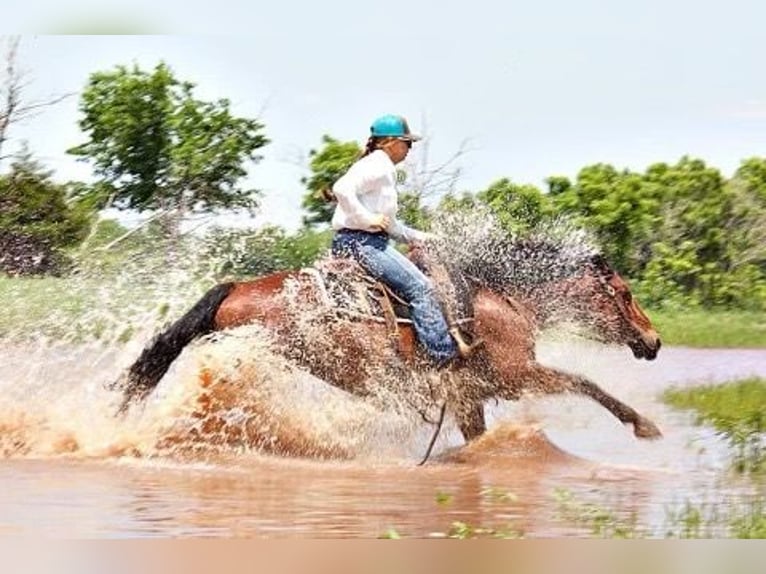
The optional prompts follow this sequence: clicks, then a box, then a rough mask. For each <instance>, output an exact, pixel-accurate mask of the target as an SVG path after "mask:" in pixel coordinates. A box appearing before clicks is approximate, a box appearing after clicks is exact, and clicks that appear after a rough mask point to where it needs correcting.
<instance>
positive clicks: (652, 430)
mask: <svg viewBox="0 0 766 574" xmlns="http://www.w3.org/2000/svg"><path fill="white" fill-rule="evenodd" d="M523 379H524V381H525V382H528V383H529V385H528V387H527V389H529V390H533V391H535V390H539V391H540V392H541V393H545V394H555V393H576V394H579V395H584V396H586V397H588V398H591V399H593V400H594V401H596V402H597V403H599V404H600V405H601V406H603V407H604V408H606V409H607V410H608V411H609V412H610V413H612V414H613V415H614V416H615V417H617V419H618V420H619V421H620V422H621V423H623V424H632V425H633V434H634V435H635V436H637V437H638V438H646V439H655V438H659V437H661V436H662V432H660V429H659V428H657V425H655V424H654V423H653V422H652V421H650V420H649V419H647V418H645V417H643V416H641V415H640V414H639V413H638V412H636V411H635V410H634V409H632V408H631V407H629V406H628V405H626V404H625V403H623V402H621V401H619V400H618V399H616V398H615V397H613V396H612V395H610V394H609V393H607V392H605V391H604V390H603V389H601V387H599V386H598V385H597V384H596V383H594V382H593V381H590V380H588V379H586V378H585V377H581V376H578V375H572V374H570V373H565V372H563V371H559V370H557V369H550V368H547V367H543V366H537V367H536V368H534V369H532V370H531V372H529V373H526V374H525V376H523ZM530 387H531V389H530ZM536 387H539V388H536Z"/></svg>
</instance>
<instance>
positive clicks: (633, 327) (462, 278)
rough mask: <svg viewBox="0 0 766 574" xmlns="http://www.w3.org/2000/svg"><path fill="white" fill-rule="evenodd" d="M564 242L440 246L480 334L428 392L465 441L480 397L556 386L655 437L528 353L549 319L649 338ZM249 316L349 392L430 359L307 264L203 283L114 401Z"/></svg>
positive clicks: (629, 302) (476, 422) (650, 349)
mask: <svg viewBox="0 0 766 574" xmlns="http://www.w3.org/2000/svg"><path fill="white" fill-rule="evenodd" d="M509 242H510V243H509ZM566 247H567V246H566V245H563V246H562V245H557V244H555V243H548V242H540V241H537V242H529V241H526V242H519V241H515V242H514V241H513V240H511V239H509V238H507V237H505V236H501V235H497V236H495V237H491V238H489V239H485V240H484V243H483V244H482V249H481V251H480V252H479V253H478V255H477V256H469V257H465V256H463V257H460V256H458V257H453V258H452V259H449V260H447V259H445V258H444V257H443V256H442V257H441V260H442V261H445V262H446V267H447V268H448V272H449V274H450V276H451V277H452V278H453V280H454V281H455V284H456V285H458V286H459V287H460V291H461V292H462V293H463V296H462V300H463V302H464V307H465V308H467V309H470V310H471V311H472V319H473V325H472V329H471V330H472V335H473V336H474V337H476V338H478V339H481V340H482V341H483V345H482V346H481V347H480V348H478V349H477V350H476V351H475V352H474V354H473V355H472V356H471V357H469V358H467V359H464V360H463V359H461V360H457V361H456V362H455V363H454V364H453V365H452V366H451V367H450V369H449V371H448V372H449V374H450V375H451V378H452V382H453V383H454V384H445V385H444V386H443V387H442V386H440V387H439V388H437V389H433V388H431V389H430V392H431V394H432V395H433V396H432V397H431V400H432V403H433V402H439V401H447V403H448V405H449V407H450V409H451V411H452V412H453V414H454V416H455V418H456V421H457V423H458V425H459V427H460V430H461V432H462V433H463V436H464V437H465V439H466V440H471V439H473V438H476V437H477V436H479V435H480V434H481V433H483V432H484V431H485V430H486V426H485V421H484V413H483V403H484V402H485V401H486V400H488V399H492V398H501V399H508V400H514V399H518V398H519V397H520V396H521V395H522V394H523V393H539V394H551V393H565V392H568V393H576V394H581V395H584V396H587V397H589V398H591V399H593V400H595V401H597V402H598V403H600V404H601V405H602V406H604V407H605V408H606V409H608V410H609V411H610V412H611V413H612V414H614V415H615V416H616V417H617V418H618V419H619V420H620V421H621V422H623V423H625V424H632V425H633V428H634V433H635V435H636V436H638V437H641V438H653V437H657V436H660V431H659V430H658V429H657V427H656V426H655V425H654V424H653V423H652V422H651V421H649V420H647V419H645V418H644V417H642V416H641V415H640V414H638V413H637V412H636V411H635V410H633V409H632V408H630V407H629V406H628V405H625V404H623V403H622V402H620V401H619V400H617V399H616V398H614V397H612V396H611V395H609V394H608V393H606V392H604V391H603V390H602V389H601V388H600V387H598V386H597V385H596V384H595V383H593V382H592V381H590V380H588V379H586V378H584V377H581V376H578V375H573V374H570V373H566V372H563V371H561V370H557V369H551V368H548V367H545V366H543V365H541V364H539V363H538V362H537V361H536V358H535V350H534V345H535V337H536V335H537V334H538V333H539V331H540V329H542V328H544V327H546V326H548V325H550V324H552V323H555V322H557V321H560V320H567V321H575V322H579V323H582V324H585V325H587V326H589V328H590V331H591V335H592V336H593V337H594V338H596V339H598V340H600V341H603V342H605V343H609V344H625V345H627V346H629V347H630V348H631V350H632V351H633V354H634V355H635V357H636V358H645V359H649V360H651V359H654V358H655V357H656V355H657V351H658V350H659V348H660V339H659V337H658V335H657V333H656V331H655V330H654V328H653V327H652V325H651V322H650V321H649V319H648V318H647V317H646V315H645V314H644V312H643V311H642V310H641V308H640V306H639V305H638V303H637V302H636V301H635V299H634V298H633V297H632V294H631V292H630V289H629V287H628V285H627V283H626V282H625V281H624V280H623V279H622V278H621V277H620V276H619V274H617V273H616V272H615V271H614V270H613V269H611V268H610V267H609V265H608V264H607V263H606V261H605V260H604V259H603V257H602V256H600V255H599V254H598V253H595V252H593V251H586V252H584V253H578V254H575V255H574V256H573V254H572V253H570V251H571V250H567V249H566ZM254 322H255V323H259V324H261V325H263V326H264V327H265V328H266V329H267V330H268V331H269V332H271V333H272V334H273V335H274V338H275V340H276V341H277V343H278V345H279V349H280V351H281V352H282V353H283V354H284V355H285V356H286V357H287V358H289V359H290V360H291V361H294V362H295V363H297V364H298V365H300V366H302V367H304V368H306V369H308V370H309V371H310V372H311V373H312V374H313V375H315V376H317V377H319V378H320V379H323V380H325V381H326V382H328V383H330V384H332V385H335V386H337V387H340V388H342V389H344V390H346V391H348V392H350V393H353V394H355V395H360V396H365V395H370V394H374V393H375V389H376V388H377V387H379V386H380V385H386V384H387V383H386V381H390V380H392V379H396V380H400V381H401V380H403V381H414V379H413V376H414V375H416V374H417V373H423V372H427V371H429V370H431V367H430V366H429V364H428V362H427V361H426V360H425V359H423V358H422V355H421V353H419V351H418V348H417V345H416V341H415V336H414V332H413V330H412V328H411V327H410V326H403V327H402V328H401V329H400V340H399V341H396V342H392V340H391V336H390V332H389V330H388V329H387V328H386V325H385V324H384V323H383V322H380V321H375V320H359V319H351V318H348V317H344V316H343V315H342V314H338V312H337V309H335V308H333V307H332V306H328V305H327V303H326V301H324V300H323V297H322V293H321V292H320V290H319V289H318V287H317V284H316V282H315V281H313V280H310V279H308V276H307V275H306V274H302V273H300V272H282V273H276V274H273V275H269V276H266V277H262V278H259V279H255V280H252V281H245V282H237V283H223V284H220V285H217V286H215V287H213V288H212V289H211V290H210V291H208V292H207V293H206V294H205V295H204V296H203V297H202V299H200V301H199V302H198V303H197V304H196V305H194V306H193V307H192V308H191V309H190V310H189V311H188V312H187V313H186V314H185V315H184V316H183V317H181V318H180V319H179V320H178V321H176V323H174V324H173V325H171V327H170V328H168V329H167V330H166V331H164V332H162V333H160V334H159V335H158V336H156V337H155V339H154V340H153V341H152V342H150V343H149V345H148V346H147V347H146V348H145V349H144V351H143V353H142V354H141V356H140V357H139V358H138V360H137V361H136V362H135V363H134V364H133V365H132V366H131V367H130V369H129V371H128V372H127V374H126V375H125V376H124V377H123V378H122V379H121V380H120V381H118V386H119V388H120V389H122V390H123V392H124V397H125V399H124V405H123V406H124V408H127V406H128V405H129V404H130V403H131V402H132V401H134V400H138V399H140V398H142V397H144V396H146V395H147V394H148V393H149V392H151V390H152V389H153V388H154V387H155V386H156V385H157V384H158V382H159V381H160V379H161V378H162V376H163V375H164V374H165V372H166V371H167V369H168V368H169V366H170V364H171V363H172V362H173V360H175V358H176V357H177V356H178V355H179V354H180V352H181V351H182V350H183V348H184V347H186V346H187V345H188V344H189V343H191V342H192V341H193V340H194V339H196V338H198V337H200V336H202V335H205V334H207V333H210V332H213V331H220V330H223V329H228V328H232V327H236V326H239V325H244V324H249V323H254ZM408 384H409V383H407V382H406V383H405V384H404V386H403V388H404V389H405V391H404V392H405V393H407V392H408V391H407V388H408V387H407V385H408ZM415 387H416V385H415V384H414V382H413V387H412V388H413V389H415ZM414 392H415V391H414V390H413V393H414ZM426 394H428V393H426Z"/></svg>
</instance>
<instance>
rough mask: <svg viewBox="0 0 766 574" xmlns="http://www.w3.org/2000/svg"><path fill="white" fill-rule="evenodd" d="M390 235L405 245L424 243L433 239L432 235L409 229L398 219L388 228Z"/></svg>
mask: <svg viewBox="0 0 766 574" xmlns="http://www.w3.org/2000/svg"><path fill="white" fill-rule="evenodd" d="M388 234H389V235H390V236H391V237H393V238H394V239H396V240H397V241H402V242H404V243H417V242H422V241H426V240H427V239H429V238H430V237H432V234H431V233H427V232H425V231H420V230H419V229H414V228H412V227H408V226H407V225H405V224H404V223H402V222H401V221H400V220H398V219H394V220H392V221H391V225H390V226H389V227H388Z"/></svg>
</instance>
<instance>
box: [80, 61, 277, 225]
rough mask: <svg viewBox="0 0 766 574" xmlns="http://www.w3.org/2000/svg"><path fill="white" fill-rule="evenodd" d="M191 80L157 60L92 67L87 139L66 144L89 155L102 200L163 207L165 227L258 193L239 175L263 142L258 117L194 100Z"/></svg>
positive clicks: (251, 203) (224, 103)
mask: <svg viewBox="0 0 766 574" xmlns="http://www.w3.org/2000/svg"><path fill="white" fill-rule="evenodd" d="M194 87H195V85H194V84H192V83H189V82H181V81H179V80H177V79H176V78H175V76H174V75H173V73H172V71H171V69H170V68H169V67H168V66H166V65H165V64H164V63H160V64H159V65H157V66H156V67H155V68H154V70H153V71H152V72H145V71H143V70H141V69H140V68H138V66H135V65H134V66H133V67H132V68H127V67H124V66H118V67H117V68H116V69H114V70H111V71H106V72H97V73H94V74H92V75H91V77H90V79H89V81H88V84H87V86H86V88H85V91H84V93H83V95H82V99H81V102H80V112H81V113H82V118H81V120H80V122H79V125H80V127H81V128H82V130H83V131H84V132H85V133H86V134H87V136H88V138H89V139H88V141H87V142H85V143H83V144H81V145H78V146H76V147H73V148H72V149H70V150H69V153H71V154H73V155H76V156H78V157H80V158H82V159H85V160H88V161H91V162H93V164H94V167H95V171H96V173H97V174H98V175H99V176H101V177H102V178H103V182H104V184H105V185H107V186H109V187H108V188H104V187H103V186H102V187H101V189H100V190H99V198H100V199H101V201H104V200H106V201H107V202H108V203H110V204H112V205H114V206H115V207H118V208H131V209H136V210H138V211H144V210H160V211H162V212H165V213H167V214H168V216H167V218H166V219H165V221H166V223H167V229H168V232H169V233H170V234H172V232H173V231H176V230H177V226H178V223H179V221H180V219H181V218H182V217H183V216H184V215H186V214H188V213H190V212H211V211H214V210H216V209H236V208H244V209H248V210H253V209H254V208H255V207H256V206H257V192H255V191H254V190H251V189H243V188H242V187H240V186H239V181H240V180H241V179H242V178H243V177H244V176H245V175H246V174H247V172H246V170H245V167H244V164H245V162H247V161H253V162H257V161H258V160H260V159H261V156H259V155H257V153H256V152H257V150H259V149H260V148H261V147H263V146H264V145H266V144H267V143H268V141H269V140H268V139H267V138H266V137H265V136H264V135H263V133H262V131H263V127H264V126H263V125H262V124H261V123H260V122H258V121H257V120H254V119H246V118H239V117H236V116H234V115H233V114H232V113H231V111H230V103H229V101H228V100H226V99H220V100H217V101H215V102H205V101H201V100H198V99H196V98H195V97H194V95H193V91H194ZM105 189H107V190H108V192H109V193H104V190H105Z"/></svg>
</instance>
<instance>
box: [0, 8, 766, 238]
mask: <svg viewBox="0 0 766 574" xmlns="http://www.w3.org/2000/svg"><path fill="white" fill-rule="evenodd" d="M161 4H162V7H159V6H160V3H159V2H153V3H150V2H147V1H145V0H136V1H133V2H131V3H130V4H129V5H128V4H126V5H125V6H124V7H123V8H119V7H117V8H114V7H113V8H112V9H110V12H108V13H103V12H99V6H100V4H98V5H97V4H93V5H88V4H87V3H85V4H83V3H79V4H78V3H75V6H73V7H70V9H68V10H67V11H64V10H63V9H62V8H61V5H59V4H51V6H50V10H49V11H48V12H40V11H34V12H33V9H32V7H31V6H29V5H28V4H24V5H20V6H17V7H16V8H14V9H13V10H14V14H13V15H12V18H11V20H5V24H4V25H2V27H3V28H4V30H3V31H4V32H6V33H7V32H12V31H24V32H37V33H40V32H62V31H63V32H72V31H74V32H76V31H80V30H82V31H86V32H90V31H93V29H97V30H100V29H103V30H113V29H117V30H119V28H120V26H123V27H125V28H127V29H131V30H141V31H152V32H164V31H167V30H169V29H171V28H172V29H173V30H176V31H183V32H191V33H201V32H205V31H212V32H214V33H213V34H207V35H163V36H124V35H123V36H47V35H34V34H29V35H25V36H24V37H23V39H22V45H21V53H20V61H21V64H22V66H23V67H24V68H25V69H26V70H27V72H28V73H29V79H30V80H31V84H30V85H29V86H28V87H27V88H26V91H25V93H24V96H25V97H26V98H29V99H37V98H42V97H45V96H47V95H51V94H61V93H64V92H70V91H71V92H80V91H81V90H82V88H83V87H84V85H85V83H86V81H87V79H88V76H89V75H90V74H91V73H93V72H95V71H98V70H105V69H111V68H113V67H114V66H116V65H118V64H130V63H132V62H136V63H138V64H139V65H140V66H142V67H145V68H146V69H149V68H151V67H153V66H154V65H155V64H157V63H158V62H159V61H160V60H164V61H165V62H166V63H167V64H169V65H170V67H171V68H172V69H173V70H174V71H175V73H176V75H177V76H178V77H179V78H180V79H183V80H188V81H191V82H194V83H196V84H197V86H198V91H197V95H198V96H199V97H201V98H203V99H212V98H218V97H227V98H229V99H230V100H231V101H232V102H233V106H234V111H235V113H237V114H239V115H244V116H260V117H261V119H262V120H263V122H264V123H265V124H266V133H267V135H268V137H269V138H270V139H271V140H272V143H271V144H270V145H269V146H268V147H266V148H264V149H263V153H264V154H265V156H266V159H265V160H264V161H263V162H262V163H261V164H259V165H257V166H255V167H254V168H253V169H252V170H251V176H250V182H249V183H251V184H252V185H253V186H254V187H257V188H260V189H262V190H263V191H264V192H265V193H266V197H265V200H264V205H263V209H262V216H261V217H260V218H259V221H260V220H267V221H272V222H275V223H280V224H283V225H286V226H288V227H293V226H295V225H297V223H298V222H299V220H300V200H301V196H302V194H303V191H304V190H303V189H302V187H301V184H300V181H299V180H300V177H301V176H302V175H304V174H305V171H304V170H303V169H301V168H300V167H299V165H296V163H299V162H300V158H301V157H302V156H305V154H306V152H307V151H308V150H309V149H310V148H311V147H315V146H317V145H318V143H319V141H320V138H321V135H322V134H324V133H328V134H331V135H333V136H335V137H337V138H340V139H344V140H351V139H354V140H357V141H360V142H361V141H363V140H364V139H365V138H366V136H367V133H368V129H369V125H370V122H371V121H372V119H373V118H374V117H376V116H378V115H380V114H383V113H397V114H402V115H405V116H407V117H408V118H409V119H410V124H411V126H412V128H413V129H414V130H416V131H418V130H426V131H427V133H428V135H429V136H430V138H431V144H430V148H429V150H430V154H431V158H432V160H433V162H434V163H438V162H440V161H443V160H444V159H446V158H448V157H449V156H450V155H451V154H453V153H454V152H455V151H456V150H457V149H458V148H459V147H460V145H461V143H463V142H464V141H468V142H469V146H470V149H471V151H470V152H469V153H467V154H466V155H464V156H463V157H462V159H461V166H462V168H463V170H464V175H463V177H462V179H461V185H460V188H461V189H466V190H472V191H476V190H479V189H483V188H485V187H486V186H487V185H489V184H490V183H491V182H492V181H494V180H496V179H498V178H501V177H509V178H511V179H512V180H514V181H516V182H519V183H532V184H535V185H538V186H541V187H542V186H543V180H544V178H546V177H547V176H550V175H567V176H570V177H573V176H575V175H576V173H577V171H578V170H579V169H580V168H581V167H583V166H585V165H588V164H592V163H596V162H608V163H611V164H614V165H616V166H617V167H621V168H622V167H627V168H631V169H636V170H643V169H644V168H645V167H646V166H647V165H649V164H651V163H653V162H656V161H667V162H675V161H677V160H678V159H679V158H680V157H681V156H682V155H684V154H690V155H692V156H696V157H700V158H702V159H704V160H705V161H707V162H708V163H709V164H711V165H713V166H716V167H719V168H720V169H722V170H723V172H724V174H725V175H730V174H731V172H733V170H734V169H736V167H737V165H738V164H739V162H740V160H741V159H743V158H746V157H750V156H753V155H761V156H763V155H766V73H764V70H765V69H766V65H765V62H766V32H764V23H765V22H766V2H762V1H761V0H758V1H756V0H749V1H745V0H729V1H728V2H725V3H724V2H716V3H705V2H704V1H701V0H695V1H692V0H680V1H672V0H663V1H660V0H645V1H643V2H631V3H627V2H615V1H611V2H607V1H604V0H599V1H596V0H580V1H579V2H564V1H559V2H551V1H544V0H538V1H536V2H528V1H526V2H516V1H510V2H509V1H506V2H497V1H495V2H492V3H489V2H483V1H473V2H461V3H459V4H457V3H455V4H452V3H450V2H446V1H445V0H441V1H436V0H427V1H422V2H419V3H417V4H416V3H415V2H412V5H407V4H404V3H398V2H388V3H381V2H378V3H370V2H368V1H364V0H360V1H358V2H340V1H337V0H327V1H325V2H314V3H312V4H309V3H307V2H292V1H287V2H286V1H282V2H273V1H270V2H268V3H265V4H264V5H260V6H259V5H258V4H259V3H256V2H252V3H248V4H245V3H237V2H234V3H231V2H215V3H211V2H207V3H200V2H183V3H182V2H176V1H167V0H164V2H163V3H161ZM397 6H401V8H399V9H397ZM405 6H406V7H405ZM453 6H456V7H453ZM457 6H459V8H458V7H457ZM37 8H39V7H36V8H35V10H37ZM158 10H159V12H158ZM40 14H47V15H46V16H40ZM147 14H151V17H150V18H149V17H147ZM222 14H223V15H222ZM9 27H14V28H15V29H14V30H8V28H9ZM77 104H78V99H77V97H74V98H71V99H70V100H68V101H66V102H65V103H63V104H60V105H58V106H57V107H56V108H53V109H50V110H47V111H46V112H45V113H44V114H42V115H40V116H39V117H37V118H35V119H33V120H31V121H29V122H27V123H26V124H25V125H21V126H16V127H14V129H13V131H12V132H11V133H10V134H9V135H10V136H11V138H12V139H13V140H15V141H17V142H18V141H20V140H21V139H27V140H29V145H30V147H31V148H32V150H33V152H34V153H35V154H36V155H37V157H38V158H39V159H41V160H42V161H43V162H44V163H45V164H46V165H48V166H50V167H51V168H53V169H55V170H56V174H57V177H58V178H60V179H69V178H75V179H87V178H88V177H89V174H90V172H89V169H88V168H87V166H86V165H84V164H76V163H75V162H74V161H73V160H72V159H71V158H70V157H68V156H67V155H66V153H65V150H66V149H67V148H68V147H70V146H72V145H74V144H77V143H79V142H81V141H83V136H82V134H80V133H79V130H78V128H77V120H78V112H77Z"/></svg>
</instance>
